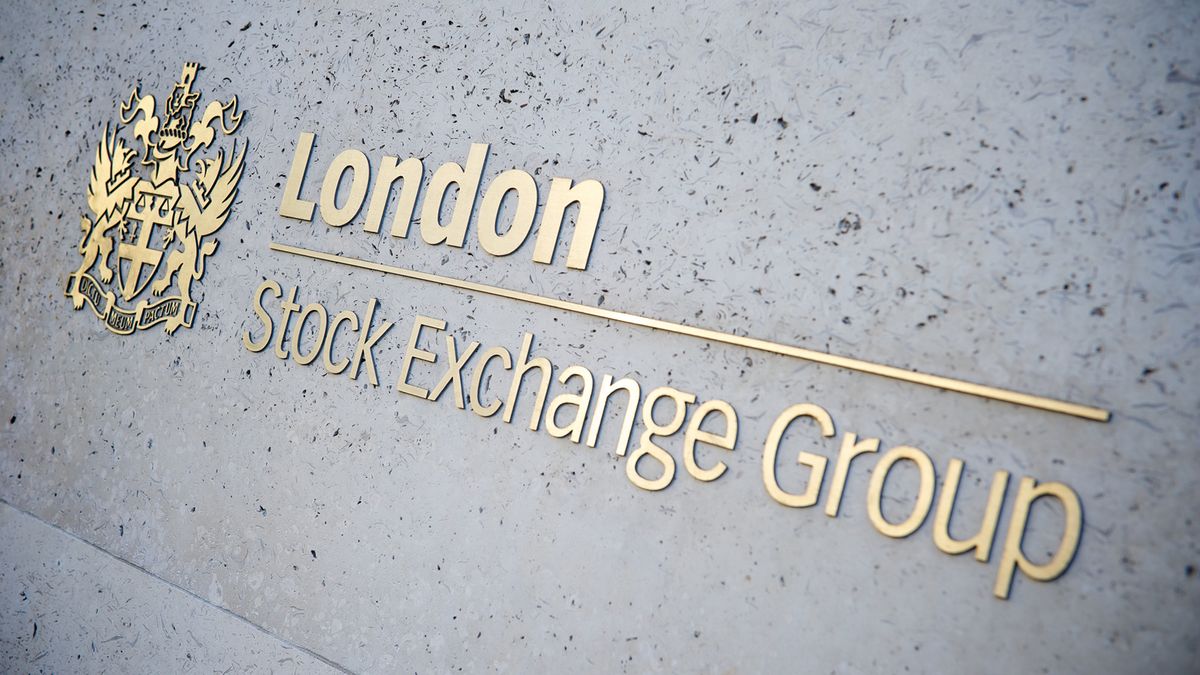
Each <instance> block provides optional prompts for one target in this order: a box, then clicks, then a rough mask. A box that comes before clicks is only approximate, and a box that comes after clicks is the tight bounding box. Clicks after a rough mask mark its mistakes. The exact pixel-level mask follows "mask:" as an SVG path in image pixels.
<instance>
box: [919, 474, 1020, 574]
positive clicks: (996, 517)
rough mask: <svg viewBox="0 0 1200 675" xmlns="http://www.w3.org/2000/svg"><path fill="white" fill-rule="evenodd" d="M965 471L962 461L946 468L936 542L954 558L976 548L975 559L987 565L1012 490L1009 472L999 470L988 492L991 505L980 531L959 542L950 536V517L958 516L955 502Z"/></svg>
mask: <svg viewBox="0 0 1200 675" xmlns="http://www.w3.org/2000/svg"><path fill="white" fill-rule="evenodd" d="M962 470H963V462H962V460H961V459H951V460H950V463H949V465H948V466H947V467H946V477H945V478H944V479H942V494H941V497H939V498H938V505H937V511H935V512H934V516H933V543H934V544H935V545H936V546H937V547H938V549H939V550H941V551H942V552H943V553H949V554H950V555H958V554H960V553H966V552H967V551H970V550H971V549H975V559H976V560H978V561H979V562H987V560H988V556H990V555H991V552H992V542H993V541H994V540H995V538H996V526H997V525H998V524H999V523H1000V507H1001V506H1002V504H1003V502H1004V492H1005V490H1007V489H1008V472H1007V471H997V472H996V474H995V475H994V476H993V477H992V489H991V490H990V491H989V492H988V499H987V506H986V507H985V509H984V512H983V522H982V523H981V524H980V525H979V531H978V532H976V533H975V536H973V537H971V538H970V539H955V538H954V537H953V536H951V535H950V517H951V515H953V513H954V500H955V499H956V498H957V496H958V488H959V487H960V486H961V482H960V480H961V477H962Z"/></svg>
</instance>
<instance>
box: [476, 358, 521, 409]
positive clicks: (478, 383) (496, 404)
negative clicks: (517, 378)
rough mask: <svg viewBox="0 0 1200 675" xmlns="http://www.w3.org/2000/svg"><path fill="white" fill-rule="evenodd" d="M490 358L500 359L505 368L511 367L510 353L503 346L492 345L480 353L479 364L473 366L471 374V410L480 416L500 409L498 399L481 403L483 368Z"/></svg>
mask: <svg viewBox="0 0 1200 675" xmlns="http://www.w3.org/2000/svg"><path fill="white" fill-rule="evenodd" d="M492 359H500V364H501V365H502V366H504V369H505V370H509V369H511V368H512V355H511V354H509V353H508V350H507V349H505V348H504V347H493V348H491V349H489V350H487V351H485V352H483V354H481V355H480V357H479V365H478V366H476V367H475V374H474V375H472V376H471V410H473V411H475V414H476V415H479V416H480V417H491V416H492V415H495V414H496V411H497V410H500V405H501V403H500V400H499V399H497V400H495V401H492V402H491V403H489V404H487V405H486V406H485V405H483V403H482V401H483V376H484V369H486V368H487V366H488V362H489V361H491V360H492Z"/></svg>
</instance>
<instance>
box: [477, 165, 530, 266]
mask: <svg viewBox="0 0 1200 675" xmlns="http://www.w3.org/2000/svg"><path fill="white" fill-rule="evenodd" d="M513 191H515V192H516V193H517V212H516V215H514V216H513V222H512V226H511V227H509V228H508V232H506V233H504V234H500V233H499V231H498V230H499V227H498V223H497V222H496V219H497V218H498V217H499V216H500V205H501V204H502V203H503V202H504V198H505V197H506V196H508V193H509V192H513ZM537 199H538V190H537V183H534V182H533V176H530V175H529V174H527V173H525V172H524V171H521V170H520V169H510V170H508V171H505V172H504V173H502V174H500V175H499V176H496V178H495V179H493V180H492V182H491V184H490V185H488V189H487V192H486V193H484V195H483V204H482V205H481V206H480V207H479V226H478V227H479V243H480V244H482V245H483V250H485V251H487V252H488V253H491V254H492V255H499V256H503V255H510V254H511V253H512V252H513V251H516V250H517V249H518V248H520V247H521V244H523V243H524V242H525V238H526V237H528V236H529V230H530V229H531V228H532V227H533V217H534V215H535V214H536V213H537Z"/></svg>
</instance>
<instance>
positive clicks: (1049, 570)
mask: <svg viewBox="0 0 1200 675" xmlns="http://www.w3.org/2000/svg"><path fill="white" fill-rule="evenodd" d="M1044 497H1053V498H1054V499H1057V500H1058V502H1059V503H1060V504H1062V507H1063V536H1062V540H1061V541H1059V543H1058V550H1057V551H1055V552H1054V555H1053V556H1051V558H1050V560H1049V561H1047V562H1046V563H1045V564H1042V565H1038V564H1035V563H1033V562H1031V561H1030V560H1029V558H1026V557H1025V552H1024V551H1023V550H1022V548H1021V542H1022V541H1023V540H1024V539H1025V526H1026V524H1027V523H1028V521H1029V512H1030V509H1032V507H1033V504H1034V502H1036V501H1037V500H1039V499H1042V498H1044ZM1082 528H1083V506H1082V505H1081V504H1080V503H1079V495H1077V494H1075V491H1074V490H1072V489H1071V488H1069V487H1067V486H1066V485H1063V484H1062V483H1042V484H1040V485H1039V484H1038V482H1037V481H1036V480H1034V479H1033V478H1030V477H1028V476H1026V477H1025V478H1022V479H1021V485H1020V487H1019V488H1018V489H1017V499H1016V503H1015V504H1013V513H1012V518H1011V519H1010V520H1009V523H1008V536H1007V537H1006V539H1005V541H1004V551H1003V552H1002V553H1001V555H1000V569H999V572H998V574H997V575H996V587H995V588H994V589H993V592H994V593H995V594H996V597H998V598H1007V597H1008V594H1009V591H1011V590H1012V579H1013V572H1014V571H1015V570H1017V569H1018V568H1019V569H1020V570H1021V571H1022V572H1024V573H1025V575H1026V576H1028V577H1029V578H1030V579H1034V580H1036V581H1053V580H1054V579H1057V578H1058V577H1059V576H1061V575H1062V574H1063V572H1066V571H1067V568H1068V567H1070V565H1071V561H1072V560H1073V559H1074V558H1075V552H1076V551H1078V550H1079V535H1080V533H1081V531H1082Z"/></svg>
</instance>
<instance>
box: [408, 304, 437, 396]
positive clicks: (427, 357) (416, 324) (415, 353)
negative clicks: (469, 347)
mask: <svg viewBox="0 0 1200 675" xmlns="http://www.w3.org/2000/svg"><path fill="white" fill-rule="evenodd" d="M422 328H432V329H434V330H435V331H444V330H446V322H445V321H442V320H441V319H432V318H430V317H427V316H421V315H420V314H418V315H417V316H416V318H415V319H413V327H412V333H411V334H409V337H408V347H407V348H406V349H405V351H404V361H403V362H402V363H401V364H400V379H398V380H396V389H397V390H399V391H402V392H404V393H406V394H408V395H410V396H416V397H417V398H427V397H428V396H429V392H428V391H426V390H424V389H422V388H421V387H418V386H416V385H413V384H409V383H408V372H409V370H411V369H412V364H413V360H414V359H416V360H418V361H424V362H426V363H436V362H437V354H434V353H433V352H430V351H425V350H424V349H421V348H420V347H418V346H417V341H418V340H420V339H421V329H422Z"/></svg>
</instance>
